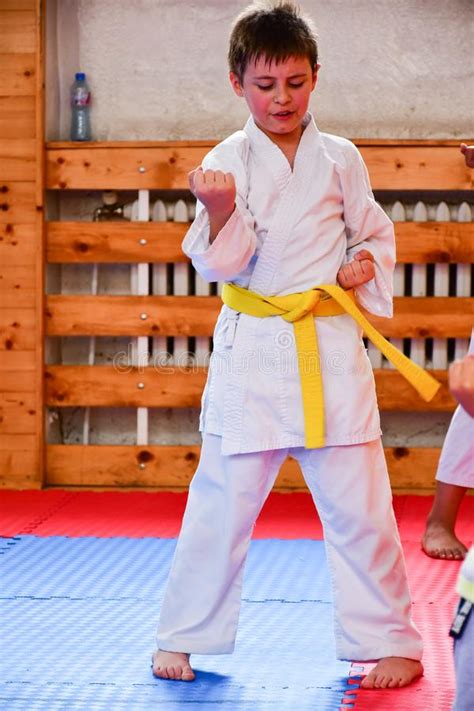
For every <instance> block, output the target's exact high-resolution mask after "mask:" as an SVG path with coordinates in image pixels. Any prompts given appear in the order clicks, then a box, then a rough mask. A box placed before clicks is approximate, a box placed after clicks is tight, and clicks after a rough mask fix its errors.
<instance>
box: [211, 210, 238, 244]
mask: <svg viewBox="0 0 474 711" xmlns="http://www.w3.org/2000/svg"><path fill="white" fill-rule="evenodd" d="M234 211H235V203H234V205H233V206H232V208H231V209H230V210H225V211H224V212H221V211H219V212H215V211H213V212H211V211H210V210H208V215H209V227H210V234H209V242H210V243H211V244H212V242H214V240H215V238H216V237H217V235H218V234H219V232H220V231H221V229H222V228H223V227H224V225H225V224H226V223H227V222H228V221H229V219H230V218H231V217H232V215H233V214H234Z"/></svg>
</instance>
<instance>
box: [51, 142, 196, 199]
mask: <svg viewBox="0 0 474 711" xmlns="http://www.w3.org/2000/svg"><path fill="white" fill-rule="evenodd" d="M206 153H207V150H203V149H202V148H199V147H188V148H184V149H183V148H167V147H164V148H136V147H135V148H109V147H102V146H101V147H97V148H95V147H92V146H91V144H88V145H86V146H84V148H83V149H82V150H79V151H78V150H75V149H65V150H64V149H62V150H59V151H58V150H54V149H53V150H48V151H47V152H46V187H47V188H51V189H60V190H65V189H69V188H76V189H82V188H94V189H98V190H103V189H116V190H124V189H132V190H133V189H148V190H153V189H154V190H163V189H167V190H173V189H183V188H186V189H187V188H188V187H189V186H188V181H187V175H188V173H189V171H190V170H192V169H193V168H194V167H196V166H197V165H199V164H200V162H201V160H202V158H203V157H204V155H205V154H206ZM141 171H143V172H141Z"/></svg>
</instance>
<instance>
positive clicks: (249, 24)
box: [228, 0, 318, 81]
mask: <svg viewBox="0 0 474 711" xmlns="http://www.w3.org/2000/svg"><path fill="white" fill-rule="evenodd" d="M262 56H263V57H265V58H266V59H268V61H269V63H271V62H273V61H274V62H275V63H276V64H279V63H280V62H283V61H285V60H286V59H288V57H307V58H308V60H309V63H310V64H311V69H313V70H314V69H315V67H316V64H317V63H318V44H317V36H316V31H315V29H314V26H313V23H312V21H311V20H310V19H309V18H308V17H306V16H304V15H302V14H301V12H300V9H299V7H298V6H297V5H295V4H294V3H293V2H288V0H283V1H280V2H254V3H253V4H252V5H249V6H248V7H247V8H246V9H245V10H244V11H243V12H242V13H241V14H240V15H239V16H238V17H237V18H236V20H235V23H234V26H233V28H232V32H231V35H230V45H229V54H228V59H229V67H230V71H231V72H234V73H235V74H236V75H237V76H238V77H239V79H240V81H242V80H243V76H244V73H245V70H246V69H247V66H248V64H249V62H256V61H258V59H259V58H260V57H262Z"/></svg>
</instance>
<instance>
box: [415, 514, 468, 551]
mask: <svg viewBox="0 0 474 711" xmlns="http://www.w3.org/2000/svg"><path fill="white" fill-rule="evenodd" d="M421 547H422V548H423V550H424V552H425V553H426V555H429V556H430V558H442V559H444V560H463V558H465V557H466V553H467V548H466V546H465V545H464V543H461V541H460V540H459V539H458V538H456V536H455V535H454V533H453V532H452V531H451V530H450V529H449V528H446V526H443V524H442V523H438V522H437V521H428V523H427V524H426V530H425V533H424V535H423V538H422V539H421Z"/></svg>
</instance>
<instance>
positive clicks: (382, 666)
mask: <svg viewBox="0 0 474 711" xmlns="http://www.w3.org/2000/svg"><path fill="white" fill-rule="evenodd" d="M419 676H423V665H422V664H421V662H417V661H416V660H415V659H405V657H385V658H384V659H381V660H380V661H379V662H378V663H377V664H376V665H375V667H374V668H373V669H372V671H371V672H369V674H367V676H366V677H365V678H364V679H363V680H362V683H361V685H360V686H361V688H362V689H395V688H399V687H401V686H408V684H411V682H412V681H415V679H418V677H419Z"/></svg>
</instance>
